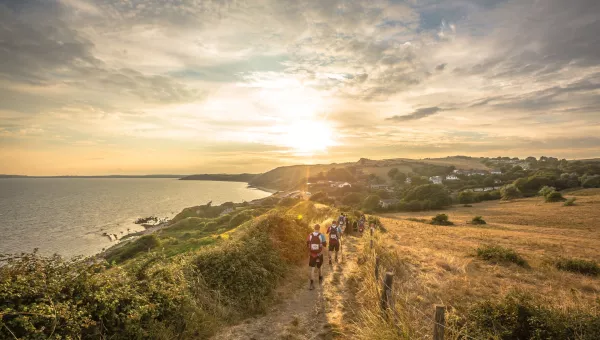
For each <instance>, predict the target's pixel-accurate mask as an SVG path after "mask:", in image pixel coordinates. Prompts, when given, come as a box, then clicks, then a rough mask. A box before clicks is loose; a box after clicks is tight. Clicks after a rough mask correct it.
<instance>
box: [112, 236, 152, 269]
mask: <svg viewBox="0 0 600 340" xmlns="http://www.w3.org/2000/svg"><path fill="white" fill-rule="evenodd" d="M159 245H160V240H159V239H158V237H157V236H156V235H154V234H151V235H144V236H142V237H140V238H139V239H137V240H135V241H133V242H131V243H129V244H125V245H123V246H121V247H120V248H117V249H115V250H114V251H113V252H110V253H109V254H108V255H107V258H106V259H107V260H108V261H109V262H113V261H115V262H123V261H125V260H127V259H131V258H134V257H136V256H137V255H138V254H140V253H145V252H148V251H150V250H152V249H154V248H156V247H158V246H159Z"/></svg>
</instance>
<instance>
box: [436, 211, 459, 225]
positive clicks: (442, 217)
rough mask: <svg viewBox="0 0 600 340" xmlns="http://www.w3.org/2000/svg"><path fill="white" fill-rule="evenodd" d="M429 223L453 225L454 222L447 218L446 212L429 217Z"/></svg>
mask: <svg viewBox="0 0 600 340" xmlns="http://www.w3.org/2000/svg"><path fill="white" fill-rule="evenodd" d="M431 224H433V225H453V224H454V223H452V222H450V220H448V215H446V214H437V215H435V217H433V218H432V219H431Z"/></svg>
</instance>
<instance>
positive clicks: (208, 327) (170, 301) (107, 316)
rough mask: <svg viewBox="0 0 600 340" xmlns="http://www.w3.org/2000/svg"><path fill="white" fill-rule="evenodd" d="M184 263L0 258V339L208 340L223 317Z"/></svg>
mask: <svg viewBox="0 0 600 340" xmlns="http://www.w3.org/2000/svg"><path fill="white" fill-rule="evenodd" d="M188 275H189V277H192V278H193V277H197V274H196V273H193V271H191V270H190V269H189V267H188V266H185V265H184V264H183V263H182V262H181V261H165V260H164V259H163V258H162V257H160V256H149V257H147V258H145V259H143V260H139V261H138V260H136V261H135V263H133V265H131V266H129V267H113V268H110V267H109V266H107V264H106V262H95V261H88V260H85V259H81V258H76V259H72V260H65V259H62V258H61V257H59V256H53V257H40V256H37V255H36V254H25V255H21V256H14V257H5V256H4V257H0V339H14V338H15V337H16V338H19V339H106V338H111V339H149V338H156V334H165V335H166V337H167V338H177V336H176V335H181V336H182V337H185V338H208V337H210V336H211V335H212V334H213V333H214V331H215V329H216V327H217V325H218V323H219V322H220V321H219V318H222V317H224V315H223V314H222V313H221V312H220V311H222V310H223V309H217V308H216V307H218V306H217V304H215V301H208V300H206V301H203V303H202V304H199V303H197V300H196V298H195V296H194V295H195V293H194V291H198V292H204V291H206V289H207V288H206V287H203V286H201V285H200V284H199V282H198V280H189V281H188V280H187V277H188Z"/></svg>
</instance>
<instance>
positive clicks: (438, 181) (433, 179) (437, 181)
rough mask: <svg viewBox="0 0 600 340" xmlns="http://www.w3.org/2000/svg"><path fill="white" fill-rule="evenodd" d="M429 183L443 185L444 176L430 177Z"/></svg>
mask: <svg viewBox="0 0 600 340" xmlns="http://www.w3.org/2000/svg"><path fill="white" fill-rule="evenodd" d="M429 181H430V182H431V183H433V184H442V176H433V177H429Z"/></svg>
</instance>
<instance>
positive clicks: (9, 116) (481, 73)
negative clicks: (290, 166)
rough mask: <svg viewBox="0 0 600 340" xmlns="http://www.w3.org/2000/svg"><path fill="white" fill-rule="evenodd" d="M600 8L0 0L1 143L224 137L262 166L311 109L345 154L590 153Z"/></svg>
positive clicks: (550, 2) (38, 145)
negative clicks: (280, 136) (536, 149)
mask: <svg viewBox="0 0 600 340" xmlns="http://www.w3.org/2000/svg"><path fill="white" fill-rule="evenodd" d="M599 13H600V2H598V1H595V0H573V1H570V2H565V1H561V0H544V1H535V2H531V1H530V2H523V1H519V0H483V1H482V0H452V1H438V0H423V1H409V2H399V1H395V0H376V1H372V0H357V1H347V0H331V1H318V2H315V1H309V0H261V1H245V0H242V1H237V0H207V1H186V0H169V1H165V0H148V1H139V0H107V1H100V0H28V1H2V0H0V21H1V22H2V25H0V59H1V60H2V63H1V64H0V87H1V88H2V93H0V120H1V121H2V125H0V129H1V130H0V144H1V145H2V146H5V145H8V144H9V143H12V144H11V145H13V146H11V147H14V145H15V144H18V143H20V142H21V141H26V142H27V143H28V144H27V147H30V148H33V149H35V150H38V149H40V150H42V149H43V153H44V154H51V151H52V150H54V152H58V151H57V150H59V149H58V148H57V145H61V147H64V148H68V146H69V145H71V144H73V145H74V143H75V142H76V141H82V140H100V141H109V142H106V143H99V144H98V145H95V146H94V147H97V148H102V147H106V145H108V144H110V145H111V147H112V148H133V146H137V147H142V146H144V147H145V145H146V144H149V145H152V146H153V147H155V148H157V150H162V151H161V152H167V151H165V150H167V146H168V147H172V148H173V149H175V148H188V147H189V146H190V145H193V146H196V145H199V146H211V145H219V147H216V148H215V149H214V152H210V153H207V151H206V150H204V149H202V147H200V149H202V150H200V149H199V150H198V154H203V155H209V156H210V157H215V158H218V157H219V156H218V155H219V154H222V155H223V157H222V159H226V160H227V164H228V166H233V164H234V163H235V162H241V163H240V164H241V165H240V166H241V167H243V166H244V164H242V163H247V162H248V160H247V159H245V160H244V161H241V160H240V161H236V159H235V154H236V152H237V153H238V154H240V155H242V154H245V155H246V156H247V158H248V157H254V158H255V159H257V163H256V164H261V165H262V166H265V167H268V164H278V165H282V164H285V162H292V161H302V160H301V159H300V160H298V159H297V158H293V157H288V158H280V155H281V154H282V153H285V152H286V151H289V150H288V148H287V147H285V146H277V145H274V144H276V143H275V140H276V138H275V137H274V136H275V135H277V134H276V133H274V132H273V131H275V130H276V131H280V133H281V131H282V130H281V129H283V128H287V129H289V128H290V127H289V126H290V125H291V126H293V122H294V121H295V120H318V121H322V122H324V123H326V124H327V125H329V126H331V127H332V128H333V129H335V132H334V135H335V137H336V140H338V141H340V144H347V145H349V147H347V148H344V146H343V145H339V146H336V147H334V148H332V149H331V150H332V154H331V155H330V157H331V158H332V159H336V160H339V158H340V157H342V156H339V155H336V154H333V153H334V152H339V153H340V155H343V156H344V157H346V156H347V157H350V158H351V159H355V158H359V157H361V156H362V155H360V154H359V153H361V152H365V151H364V150H368V149H369V148H380V149H381V150H380V152H379V151H378V152H379V153H378V154H380V155H382V156H383V155H385V156H386V157H387V156H394V154H393V152H396V153H398V152H404V151H406V152H411V153H415V154H416V153H422V154H418V155H417V156H425V155H428V154H436V153H440V152H450V151H452V153H454V151H453V149H452V148H453V147H458V148H461V150H464V151H465V152H469V151H472V152H482V153H484V152H485V150H490V151H494V152H496V151H502V150H506V151H507V152H508V151H510V152H514V153H519V152H521V151H519V150H523V149H527V148H530V147H533V146H536V145H537V144H535V142H539V141H549V140H550V139H551V136H560V139H561V140H564V141H565V143H567V144H568V143H572V144H573V145H577V146H578V149H577V150H580V151H577V152H582V153H586V154H587V153H589V152H591V151H589V148H587V146H586V148H584V147H583V146H582V143H580V142H579V141H580V140H579V139H578V138H581V140H583V141H585V142H586V143H591V142H594V139H586V138H589V137H594V136H595V134H596V132H595V131H594V129H597V128H598V124H600V122H599V121H598V112H600V102H599V100H598V98H600V93H599V91H600V85H599V84H600V78H599V74H600V73H599V72H600V68H599V66H598V65H600V41H599V40H598V39H600V38H599V36H598V35H597V34H596V32H598V31H600V19H599V18H600V16H599ZM531 18H543V20H531ZM415 108H418V109H416V110H415ZM398 112H408V113H407V114H404V115H398V114H397V113H398ZM440 112H444V114H443V115H440V114H438V113H440ZM433 115H435V119H436V124H435V126H434V127H432V126H431V124H428V123H429V121H428V120H427V119H425V118H427V117H429V116H433ZM393 121H396V122H410V124H390V122H393ZM31 127H38V128H39V129H40V130H39V131H38V132H36V133H32V131H30V130H28V129H29V128H31ZM533 127H535V129H536V130H535V131H536V134H535V138H532V140H530V141H523V142H518V143H517V142H516V141H517V138H518V137H519V136H522V135H528V133H529V131H530V130H531V129H532V128H533ZM278 129H279V130H278ZM20 131H27V132H28V133H27V134H25V135H26V136H27V138H23V137H22V136H23V134H21V133H20ZM54 136H61V138H60V140H58V139H57V138H55V137H54ZM481 136H485V141H482V140H481V138H482V137H481ZM357 140H360V143H362V144H364V148H365V149H364V150H363V149H361V147H359V146H358V145H356V144H357V143H356V141H357ZM47 141H51V142H50V143H48V142H47ZM221 143H222V144H223V145H227V143H231V144H229V145H230V146H228V147H223V146H221ZM469 143H475V144H474V145H475V146H473V147H468V145H470V144H469ZM157 145H160V146H164V147H162V148H159V147H157ZM263 145H264V146H263ZM543 145H544V147H550V146H555V147H557V148H560V146H559V145H558V144H556V143H554V142H552V143H550V142H546V143H545V144H543ZM586 145H587V144H586ZM399 146H406V147H407V148H406V149H400V147H399ZM409 146H410V147H409ZM442 146H444V147H442ZM446 146H448V147H446ZM567 146H568V145H567ZM23 147H25V146H23ZM83 147H84V146H79V148H83ZM87 147H89V145H88V146H87ZM11 150H13V151H11V155H13V156H12V157H14V155H16V154H17V153H15V151H14V150H16V149H11ZM361 150H363V151H361ZM399 150H404V151H399ZM449 150H450V151H449ZM40 152H42V151H40ZM574 152H575V151H574ZM65 154H68V152H67V153H65ZM73 154H75V152H74V153H73ZM396 156H397V155H396ZM114 157H117V156H116V154H113V156H110V157H109V156H104V155H103V156H102V157H101V158H103V160H102V162H111V161H112V162H117V161H116V160H115V158H114ZM318 157H321V158H318V159H319V160H323V161H327V157H326V155H319V156H318ZM122 161H123V162H128V160H122ZM0 163H2V162H0ZM76 163H77V162H76V161H75V160H74V161H73V162H70V164H76ZM117 163H118V162H117ZM128 164H129V163H128ZM191 164H192V162H191V161H189V163H188V164H187V165H186V167H187V166H192V165H191ZM193 164H194V166H201V162H196V163H193ZM223 164H225V163H223ZM211 167H218V165H215V164H213V165H211ZM186 169H188V168H186ZM0 172H2V168H1V167H0ZM144 172H146V171H144Z"/></svg>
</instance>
